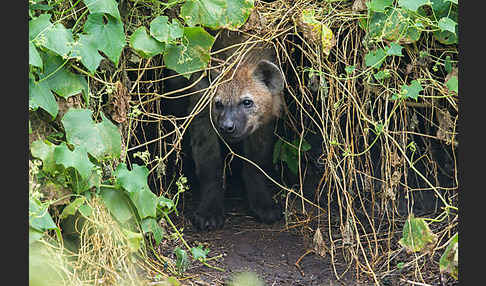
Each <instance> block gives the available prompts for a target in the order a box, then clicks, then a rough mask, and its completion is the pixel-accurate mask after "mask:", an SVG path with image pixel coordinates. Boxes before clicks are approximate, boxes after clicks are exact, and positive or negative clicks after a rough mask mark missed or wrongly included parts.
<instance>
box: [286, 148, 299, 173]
mask: <svg viewBox="0 0 486 286" xmlns="http://www.w3.org/2000/svg"><path fill="white" fill-rule="evenodd" d="M286 154H287V155H286V156H285V163H287V167H289V170H290V171H291V172H292V173H293V174H294V175H297V174H298V173H299V157H297V155H294V154H293V153H286Z"/></svg>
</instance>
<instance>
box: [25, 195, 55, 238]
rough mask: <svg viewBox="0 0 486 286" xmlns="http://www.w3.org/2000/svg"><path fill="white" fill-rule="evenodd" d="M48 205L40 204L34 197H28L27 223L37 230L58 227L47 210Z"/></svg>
mask: <svg viewBox="0 0 486 286" xmlns="http://www.w3.org/2000/svg"><path fill="white" fill-rule="evenodd" d="M47 208H48V205H43V204H41V202H40V201H38V200H37V199H34V198H29V225H30V227H32V228H33V229H35V230H37V231H42V232H44V231H46V230H50V229H58V227H57V225H56V224H55V223H54V221H53V220H52V218H51V215H50V214H49V212H48V211H47Z"/></svg>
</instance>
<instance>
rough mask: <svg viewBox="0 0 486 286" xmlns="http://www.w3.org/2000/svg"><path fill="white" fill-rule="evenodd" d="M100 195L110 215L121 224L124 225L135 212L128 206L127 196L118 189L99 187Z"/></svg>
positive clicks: (133, 216) (132, 217)
mask: <svg viewBox="0 0 486 286" xmlns="http://www.w3.org/2000/svg"><path fill="white" fill-rule="evenodd" d="M100 195H101V198H102V199H103V202H104V204H105V206H106V207H107V208H108V210H109V211H110V213H111V215H113V217H114V218H115V219H116V220H117V221H118V222H119V223H120V224H122V225H126V224H127V222H128V221H130V220H131V219H135V214H134V212H133V210H132V207H131V206H130V202H129V198H128V197H127V195H126V194H125V193H124V192H123V191H122V190H120V189H109V188H103V187H102V188H100Z"/></svg>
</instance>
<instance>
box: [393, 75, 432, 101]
mask: <svg viewBox="0 0 486 286" xmlns="http://www.w3.org/2000/svg"><path fill="white" fill-rule="evenodd" d="M422 90H424V88H423V87H422V85H421V84H420V82H419V81H418V80H416V79H415V80H412V82H411V83H410V85H406V84H404V85H402V88H401V91H400V94H394V95H393V96H392V97H391V99H392V100H396V99H399V98H403V99H408V98H412V99H415V100H417V99H418V96H419V93H420V92H421V91H422Z"/></svg>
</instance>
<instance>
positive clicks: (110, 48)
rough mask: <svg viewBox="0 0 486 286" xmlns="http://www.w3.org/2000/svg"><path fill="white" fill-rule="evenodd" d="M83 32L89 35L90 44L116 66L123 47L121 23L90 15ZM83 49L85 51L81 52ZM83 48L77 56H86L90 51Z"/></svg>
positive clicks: (99, 15) (123, 34)
mask: <svg viewBox="0 0 486 286" xmlns="http://www.w3.org/2000/svg"><path fill="white" fill-rule="evenodd" d="M93 1H97V0H93ZM117 11H118V10H117ZM103 19H105V20H106V21H104V20H103ZM105 22H106V23H105ZM83 31H84V33H85V34H86V35H91V37H92V38H91V39H90V40H91V41H92V44H93V45H94V46H96V48H97V49H98V50H100V51H102V52H103V53H104V54H105V55H106V56H107V57H108V59H110V60H111V61H112V62H113V63H114V64H115V65H116V66H117V65H118V61H119V59H120V55H121V53H122V51H123V47H125V32H124V29H123V23H122V22H121V21H120V20H119V19H117V18H113V17H110V16H108V17H103V15H102V14H90V15H88V18H87V20H86V23H85V24H84V29H83ZM84 48H86V49H87V51H83V52H81V50H83V49H84ZM84 48H83V46H81V47H80V51H79V54H87V53H89V52H91V50H92V47H84Z"/></svg>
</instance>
